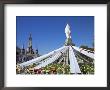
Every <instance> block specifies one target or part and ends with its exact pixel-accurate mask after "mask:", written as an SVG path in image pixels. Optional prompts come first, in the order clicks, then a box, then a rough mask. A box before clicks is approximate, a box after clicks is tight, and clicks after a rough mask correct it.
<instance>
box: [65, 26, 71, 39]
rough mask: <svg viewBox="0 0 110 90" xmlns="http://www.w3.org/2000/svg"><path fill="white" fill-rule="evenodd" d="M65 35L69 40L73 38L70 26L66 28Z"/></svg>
mask: <svg viewBox="0 0 110 90" xmlns="http://www.w3.org/2000/svg"><path fill="white" fill-rule="evenodd" d="M65 34H66V37H67V38H71V36H70V34H71V31H70V26H69V25H68V24H67V25H66V27H65Z"/></svg>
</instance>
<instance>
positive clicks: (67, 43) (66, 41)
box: [65, 38, 75, 46]
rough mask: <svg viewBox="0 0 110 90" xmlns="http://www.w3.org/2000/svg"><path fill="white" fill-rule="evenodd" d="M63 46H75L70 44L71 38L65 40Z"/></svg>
mask: <svg viewBox="0 0 110 90" xmlns="http://www.w3.org/2000/svg"><path fill="white" fill-rule="evenodd" d="M65 45H66V46H69V45H72V46H75V44H74V43H72V39H71V38H67V39H66V40H65Z"/></svg>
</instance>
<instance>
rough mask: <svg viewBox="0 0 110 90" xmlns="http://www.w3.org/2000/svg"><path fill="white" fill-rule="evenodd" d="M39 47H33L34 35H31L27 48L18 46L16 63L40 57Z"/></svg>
mask: <svg viewBox="0 0 110 90" xmlns="http://www.w3.org/2000/svg"><path fill="white" fill-rule="evenodd" d="M39 56H40V55H39V53H38V49H36V50H34V49H33V47H32V35H31V34H30V35H29V38H28V45H27V48H24V45H23V46H22V48H19V47H18V46H16V63H17V64H18V63H23V62H26V61H29V60H32V59H34V58H36V57H39Z"/></svg>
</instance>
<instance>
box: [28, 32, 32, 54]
mask: <svg viewBox="0 0 110 90" xmlns="http://www.w3.org/2000/svg"><path fill="white" fill-rule="evenodd" d="M28 52H29V53H30V54H32V36H31V34H30V36H29V41H28Z"/></svg>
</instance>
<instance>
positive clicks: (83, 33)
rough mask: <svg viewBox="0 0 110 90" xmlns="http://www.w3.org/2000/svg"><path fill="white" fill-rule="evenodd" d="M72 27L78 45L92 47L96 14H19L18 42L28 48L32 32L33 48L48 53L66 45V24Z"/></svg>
mask: <svg viewBox="0 0 110 90" xmlns="http://www.w3.org/2000/svg"><path fill="white" fill-rule="evenodd" d="M67 23H68V24H69V25H70V27H71V37H72V41H73V43H75V45H76V46H78V47H79V46H80V45H87V46H88V47H92V43H93V42H94V16H17V17H16V37H17V40H16V43H17V46H19V47H20V48H21V47H22V45H23V44H24V47H25V48H27V43H28V38H29V34H30V33H31V34H32V43H33V49H36V48H38V50H39V53H40V54H46V53H48V52H50V51H52V50H54V49H57V48H60V47H61V46H63V45H64V42H65V39H66V36H65V26H66V24H67Z"/></svg>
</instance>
